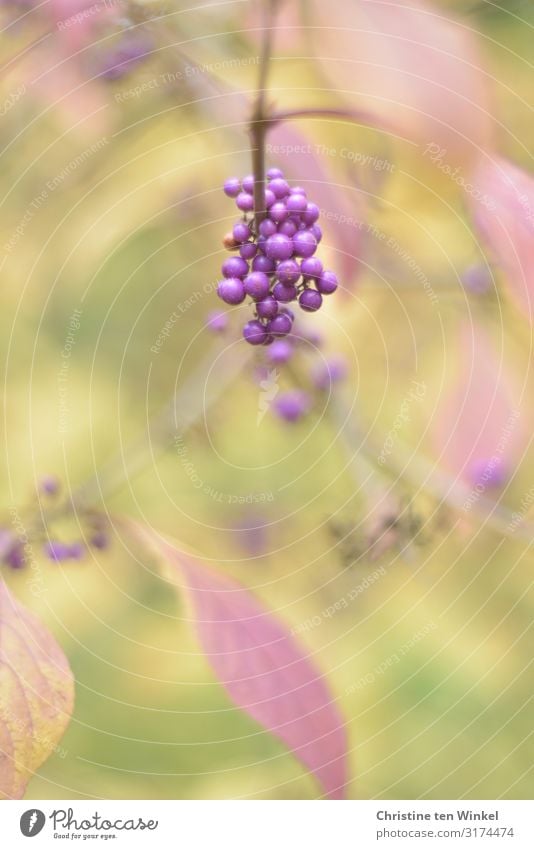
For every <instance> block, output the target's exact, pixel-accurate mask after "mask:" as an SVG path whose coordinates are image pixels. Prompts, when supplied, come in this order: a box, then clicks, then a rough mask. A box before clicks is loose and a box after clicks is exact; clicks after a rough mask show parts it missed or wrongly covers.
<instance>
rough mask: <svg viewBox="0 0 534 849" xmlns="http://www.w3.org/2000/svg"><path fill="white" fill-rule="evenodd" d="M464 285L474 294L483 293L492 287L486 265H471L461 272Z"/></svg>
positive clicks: (489, 272)
mask: <svg viewBox="0 0 534 849" xmlns="http://www.w3.org/2000/svg"><path fill="white" fill-rule="evenodd" d="M461 279H462V283H463V285H464V287H465V288H466V289H467V290H468V291H469V292H471V293H472V294H474V295H484V294H485V293H486V292H488V291H489V290H490V289H491V287H492V283H493V280H492V275H491V271H490V270H489V268H488V267H487V266H486V265H471V266H469V268H466V270H465V271H464V273H463V274H462V278H461Z"/></svg>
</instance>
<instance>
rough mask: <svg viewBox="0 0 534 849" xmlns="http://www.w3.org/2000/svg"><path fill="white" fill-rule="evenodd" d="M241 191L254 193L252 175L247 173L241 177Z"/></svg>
mask: <svg viewBox="0 0 534 849" xmlns="http://www.w3.org/2000/svg"><path fill="white" fill-rule="evenodd" d="M242 186H243V191H244V192H246V193H247V194H249V195H253V194H254V175H253V174H248V175H247V176H246V177H243V182H242Z"/></svg>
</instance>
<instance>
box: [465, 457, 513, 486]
mask: <svg viewBox="0 0 534 849" xmlns="http://www.w3.org/2000/svg"><path fill="white" fill-rule="evenodd" d="M468 475H469V480H470V481H471V484H472V485H473V486H484V487H488V488H489V489H498V488H499V487H501V486H503V485H504V484H505V483H506V480H507V478H508V470H507V469H506V467H505V465H504V463H503V461H502V459H501V458H500V457H496V456H493V457H490V458H489V459H481V460H474V461H473V462H472V463H471V464H470V466H469V469H468Z"/></svg>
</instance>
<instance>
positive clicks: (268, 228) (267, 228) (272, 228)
mask: <svg viewBox="0 0 534 849" xmlns="http://www.w3.org/2000/svg"><path fill="white" fill-rule="evenodd" d="M260 233H261V235H262V236H265V238H266V239H267V238H269V236H273V235H274V234H275V233H276V224H275V223H274V221H271V219H270V218H264V219H263V221H262V222H261V224H260Z"/></svg>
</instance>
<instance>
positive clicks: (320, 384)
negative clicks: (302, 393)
mask: <svg viewBox="0 0 534 849" xmlns="http://www.w3.org/2000/svg"><path fill="white" fill-rule="evenodd" d="M347 371H348V368H347V361H346V359H345V357H342V356H333V357H329V358H328V359H327V360H323V362H321V363H318V364H317V365H316V366H315V367H314V369H313V370H312V373H311V379H312V382H313V385H314V386H315V388H316V389H319V390H320V391H321V392H326V391H327V390H328V389H330V386H331V385H332V384H333V383H338V382H339V381H340V380H344V378H345V377H346V376H347Z"/></svg>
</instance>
